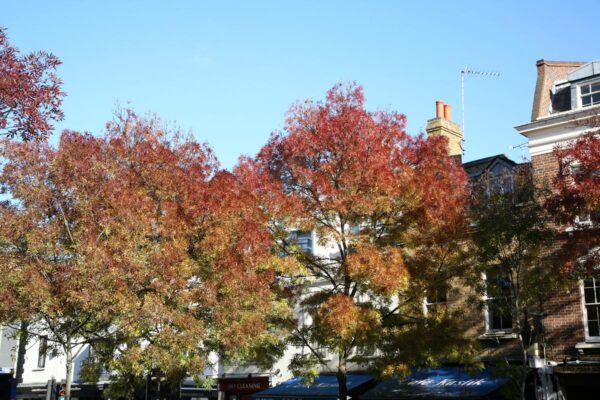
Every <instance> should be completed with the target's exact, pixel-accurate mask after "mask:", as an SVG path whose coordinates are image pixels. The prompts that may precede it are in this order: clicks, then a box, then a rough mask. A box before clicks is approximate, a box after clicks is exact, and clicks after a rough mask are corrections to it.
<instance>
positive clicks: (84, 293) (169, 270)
mask: <svg viewBox="0 0 600 400" xmlns="http://www.w3.org/2000/svg"><path fill="white" fill-rule="evenodd" d="M2 145H3V154H2V155H3V157H4V158H5V163H4V165H3V169H2V173H1V174H0V184H1V185H2V187H3V190H4V191H5V193H7V194H9V195H10V199H9V200H7V201H5V202H3V203H2V204H1V207H0V213H1V214H2V215H1V218H0V245H1V248H2V250H3V257H2V260H1V261H0V271H1V273H0V276H1V277H0V287H1V288H2V296H3V298H2V300H3V301H2V305H1V306H0V308H1V309H0V315H1V316H2V318H3V321H5V322H6V321H14V320H22V319H27V320H29V321H31V324H30V327H29V329H30V330H32V331H33V332H34V333H35V334H38V335H45V336H48V340H49V341H50V342H51V343H54V344H56V345H57V346H58V347H59V349H60V350H62V351H63V352H64V353H65V354H66V355H67V358H68V359H72V354H70V352H71V351H72V350H73V349H75V348H76V346H77V344H80V343H88V344H91V345H92V346H93V347H94V348H95V349H96V350H97V351H96V352H95V353H96V357H97V359H98V360H99V361H100V362H104V366H105V367H108V370H109V371H113V372H115V373H116V374H117V375H115V376H114V378H115V379H119V378H123V377H130V376H137V377H139V376H142V375H143V374H145V373H148V371H150V370H152V369H158V370H160V371H162V373H164V374H167V376H172V377H173V378H177V379H181V378H182V376H184V375H185V374H186V373H189V374H191V375H192V376H194V375H197V374H200V373H201V372H203V370H204V368H205V367H206V366H207V357H208V354H209V352H210V351H216V352H218V354H219V355H220V356H221V357H222V359H223V360H227V359H232V358H236V357H240V358H244V357H252V356H255V358H257V359H259V361H260V360H261V359H262V360H263V361H264V362H265V363H268V362H269V361H270V358H269V356H272V355H273V354H276V353H277V351H279V350H278V349H279V348H280V340H279V339H280V333H281V332H280V331H279V330H278V329H277V326H276V324H275V322H276V321H277V320H278V319H282V318H289V312H290V311H289V309H288V308H287V305H286V302H285V298H284V297H283V296H284V294H285V293H284V292H283V291H279V290H278V287H279V286H280V285H279V282H278V281H277V272H276V270H275V267H274V264H273V263H272V260H271V259H272V257H273V255H272V252H271V250H272V248H271V236H270V233H269V230H268V224H267V222H268V221H267V219H266V218H265V216H264V215H263V213H262V212H261V210H260V209H258V208H256V207H255V206H254V204H255V202H254V200H253V195H252V193H251V192H250V191H248V190H247V189H246V188H244V187H243V186H242V185H241V182H240V181H239V180H238V179H237V178H236V177H235V176H234V175H232V174H231V173H228V172H226V171H221V170H219V168H218V163H217V161H216V159H215V157H214V156H213V154H212V151H211V150H210V148H208V147H207V146H206V145H202V144H199V143H196V142H195V141H193V140H191V139H189V138H185V137H183V136H182V135H180V134H178V133H177V132H173V131H169V130H166V129H165V128H164V127H163V125H162V124H161V123H160V121H158V120H157V119H155V118H142V117H139V116H137V115H136V114H135V113H133V112H131V111H124V112H122V113H120V114H118V116H117V118H116V119H115V120H114V121H112V122H110V123H108V124H107V131H106V134H105V135H104V136H102V137H94V136H92V135H90V134H87V133H79V132H72V131H65V132H64V133H63V134H62V135H61V138H60V142H59V144H58V146H57V147H56V148H54V147H52V146H51V145H49V144H48V143H47V142H46V141H40V142H13V141H9V140H5V141H4V142H3V143H2ZM265 350H268V351H265ZM258 355H261V356H262V357H258ZM67 365H68V366H70V363H67ZM67 396H68V395H67Z"/></svg>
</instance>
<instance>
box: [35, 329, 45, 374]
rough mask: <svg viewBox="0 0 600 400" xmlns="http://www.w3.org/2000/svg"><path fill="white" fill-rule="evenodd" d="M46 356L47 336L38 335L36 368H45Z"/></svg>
mask: <svg viewBox="0 0 600 400" xmlns="http://www.w3.org/2000/svg"><path fill="white" fill-rule="evenodd" d="M47 358H48V336H40V338H39V341H38V356H37V363H36V365H37V369H45V368H46V361H47Z"/></svg>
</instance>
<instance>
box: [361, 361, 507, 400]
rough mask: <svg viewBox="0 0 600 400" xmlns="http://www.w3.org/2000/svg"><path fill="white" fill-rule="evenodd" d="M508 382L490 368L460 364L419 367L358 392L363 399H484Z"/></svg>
mask: <svg viewBox="0 0 600 400" xmlns="http://www.w3.org/2000/svg"><path fill="white" fill-rule="evenodd" d="M504 382H506V380H505V379H503V378H497V377H492V376H491V375H490V373H489V371H487V370H483V371H480V372H477V373H475V374H469V373H467V372H466V371H465V370H464V369H463V368H461V367H443V368H437V369H429V370H417V371H415V372H413V374H412V375H411V376H410V377H409V378H407V379H405V380H403V381H398V380H397V379H388V380H385V381H383V382H381V383H379V384H378V385H377V386H375V387H374V388H373V389H371V390H369V391H367V392H365V393H363V394H361V395H359V396H358V397H359V398H360V399H364V400H391V399H415V398H417V399H418V398H427V399H485V398H487V396H490V395H492V394H494V393H496V392H497V391H498V390H499V389H500V387H501V386H502V385H503V384H504Z"/></svg>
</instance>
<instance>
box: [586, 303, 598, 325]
mask: <svg viewBox="0 0 600 400" xmlns="http://www.w3.org/2000/svg"><path fill="white" fill-rule="evenodd" d="M585 308H586V310H587V319H588V322H590V321H598V320H599V318H598V306H586V307H585Z"/></svg>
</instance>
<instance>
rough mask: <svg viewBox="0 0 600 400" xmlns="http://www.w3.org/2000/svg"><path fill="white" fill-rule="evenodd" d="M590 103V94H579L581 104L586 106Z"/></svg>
mask: <svg viewBox="0 0 600 400" xmlns="http://www.w3.org/2000/svg"><path fill="white" fill-rule="evenodd" d="M591 104H592V96H590V95H588V96H581V105H582V106H584V107H586V106H589V105H591Z"/></svg>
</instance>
